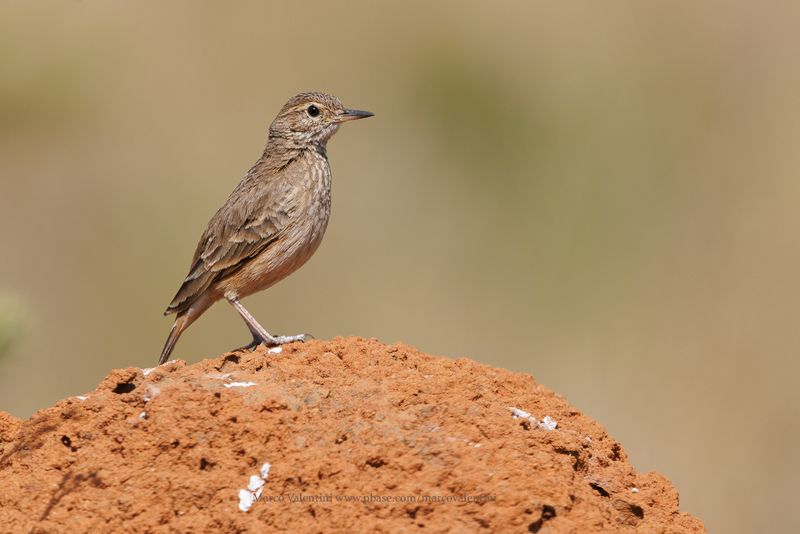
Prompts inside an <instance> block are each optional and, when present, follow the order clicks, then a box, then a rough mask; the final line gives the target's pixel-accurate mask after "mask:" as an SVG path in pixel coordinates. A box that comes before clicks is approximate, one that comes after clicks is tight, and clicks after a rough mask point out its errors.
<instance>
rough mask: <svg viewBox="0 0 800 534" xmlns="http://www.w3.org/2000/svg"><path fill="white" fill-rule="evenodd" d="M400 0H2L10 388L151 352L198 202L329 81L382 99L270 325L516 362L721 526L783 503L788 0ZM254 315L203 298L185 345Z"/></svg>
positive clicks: (234, 336) (0, 230)
mask: <svg viewBox="0 0 800 534" xmlns="http://www.w3.org/2000/svg"><path fill="white" fill-rule="evenodd" d="M395 6H396V7H391V6H390V5H388V4H380V3H376V2H349V3H347V4H344V3H342V4H334V3H331V2H303V3H295V4H293V5H290V4H289V3H282V4H280V5H270V4H268V3H265V2H236V3H232V2H231V3H221V2H213V3H211V2H209V3H203V2H188V1H187V2H169V3H166V2H165V3H157V2H136V3H133V2H99V1H81V2H77V1H70V2H66V1H65V2H59V3H51V2H35V3H28V2H21V1H11V2H3V3H2V4H0V180H1V181H0V245H2V261H0V409H2V410H6V411H9V412H11V413H12V414H15V415H17V416H20V417H27V416H29V415H30V414H31V413H32V412H33V411H35V410H37V409H40V408H43V407H46V406H48V405H50V404H52V403H53V402H55V401H56V400H58V399H60V398H62V397H65V396H68V395H75V394H80V393H83V392H85V391H88V390H91V389H93V388H94V386H95V385H96V384H97V382H98V381H99V380H100V379H101V378H102V377H103V376H104V375H106V374H107V373H108V372H109V370H110V369H112V368H115V367H126V366H144V367H149V366H152V365H153V364H154V363H155V361H156V358H157V356H158V354H159V351H160V350H161V346H162V343H163V341H164V338H165V337H166V335H167V332H168V330H169V327H170V325H171V319H166V318H164V317H162V315H161V312H162V310H163V309H164V308H165V306H166V305H167V303H168V302H169V301H170V299H171V298H172V296H173V294H174V292H175V291H176V289H177V288H178V285H179V283H180V281H181V279H182V277H183V276H184V275H185V274H186V271H187V269H188V266H189V265H188V264H189V260H190V258H191V255H192V252H193V251H194V247H195V244H196V242H197V239H198V238H199V236H200V233H201V232H202V230H203V229H204V227H205V224H206V222H207V220H208V219H209V218H210V217H211V215H212V214H213V213H214V211H215V210H216V209H217V208H218V207H219V205H221V203H222V202H223V201H224V200H225V198H226V197H227V195H228V193H229V192H230V190H231V189H232V188H233V187H234V185H235V184H236V182H237V181H238V180H239V178H240V177H241V176H242V175H243V174H244V172H245V171H246V170H247V169H248V168H249V166H250V165H251V164H252V163H253V162H254V161H255V160H256V158H257V157H258V156H259V155H260V153H261V150H262V148H263V145H264V143H265V141H266V134H267V127H268V124H269V122H270V121H271V120H272V118H273V116H274V115H275V113H276V112H277V111H278V109H280V107H281V105H282V104H283V103H284V101H285V100H286V99H288V98H289V97H290V96H292V95H293V94H294V93H297V92H299V91H303V90H324V91H328V92H331V93H334V94H336V95H338V96H339V97H341V99H342V100H343V101H344V103H345V104H346V105H348V106H351V107H358V108H362V109H368V110H371V111H373V112H375V113H376V117H375V118H374V119H370V120H369V121H364V122H360V123H357V124H353V125H347V126H346V127H345V128H343V129H342V131H341V132H340V133H339V134H338V135H337V136H336V137H335V138H334V139H333V140H332V142H331V144H330V146H329V154H330V159H331V165H332V168H333V174H334V207H333V215H332V219H331V224H330V226H329V229H328V234H327V237H326V239H325V241H324V242H323V244H322V247H321V248H320V250H319V251H318V252H317V254H316V255H315V257H314V258H313V259H312V260H311V261H310V262H309V264H308V265H306V266H305V267H304V268H303V269H302V270H301V271H299V272H298V273H297V274H295V275H294V276H292V277H290V278H289V279H287V280H286V281H284V282H282V283H281V284H279V285H278V286H276V287H274V288H272V289H270V290H269V291H267V292H265V293H261V294H259V295H257V296H254V297H251V298H250V299H249V300H248V301H247V304H248V307H249V308H250V310H251V311H252V312H253V313H254V314H255V315H256V316H257V317H258V318H259V319H260V321H261V322H262V323H263V324H265V325H266V326H267V327H268V328H270V329H272V330H273V331H276V332H279V333H285V334H291V333H296V332H300V331H309V332H312V333H314V334H315V335H316V336H317V337H319V338H329V337H332V336H335V335H349V334H355V335H361V336H366V337H378V338H380V339H382V340H384V341H387V342H394V341H397V340H402V341H405V342H408V343H410V344H413V345H416V346H418V347H419V348H421V349H423V350H425V351H428V352H431V353H434V354H445V355H449V356H468V357H472V358H475V359H477V360H480V361H483V362H486V363H490V364H493V365H497V366H502V367H506V368H509V369H512V370H516V371H523V372H527V373H532V374H533V375H534V376H535V377H536V378H537V380H539V381H541V382H542V383H544V384H546V385H548V386H549V387H551V388H553V389H555V390H557V391H559V392H560V393H563V394H564V395H565V396H566V397H567V398H568V399H569V400H570V401H571V402H572V403H574V404H575V405H576V406H578V407H579V408H580V409H581V410H583V411H585V412H586V413H587V414H589V415H591V416H593V417H595V418H597V419H598V420H599V421H601V422H602V423H603V424H604V425H605V426H606V427H607V428H608V430H609V432H610V433H611V434H612V435H613V436H614V437H616V438H617V439H619V440H621V442H622V443H623V444H624V445H625V448H626V450H627V451H628V453H629V454H630V457H631V459H632V461H633V463H634V465H635V466H636V467H637V468H638V469H640V470H651V469H655V470H658V471H661V472H662V473H664V474H665V475H666V476H667V477H669V478H670V479H671V480H672V481H673V482H674V483H675V485H676V486H677V488H678V489H679V491H680V494H681V500H682V507H683V509H685V510H686V511H689V512H691V513H694V514H697V515H698V516H699V517H700V518H701V519H703V520H704V521H705V522H706V525H707V526H708V527H709V528H710V529H711V530H712V531H714V532H778V531H787V532H788V531H792V530H794V531H798V529H800V519H798V516H797V514H792V513H788V512H790V511H791V509H792V503H794V502H796V492H795V489H796V486H797V485H798V483H800V460H799V459H798V455H797V454H796V452H797V443H798V439H800V416H798V407H800V404H799V402H798V401H800V387H798V379H797V374H798V371H800V361H798V347H800V328H798V326H797V322H798V317H800V282H798V276H797V273H798V272H800V248H799V247H800V240H799V239H798V237H799V234H800V213H799V212H798V207H797V205H798V197H799V196H800V180H798V173H799V172H800V150H798V140H799V139H800V105H798V103H799V102H800V100H799V99H800V97H799V96H798V95H800V62H798V57H800V38H798V34H799V33H800V32H798V27H800V26H799V25H798V22H800V17H798V15H800V9H798V4H796V3H788V2H787V3H785V4H778V3H774V4H770V7H769V8H767V7H766V6H764V5H759V4H757V3H752V4H748V3H746V2H738V3H734V2H717V1H711V2H702V3H695V2H646V3H644V2H615V3H596V2H591V3H583V4H582V5H576V4H571V5H562V4H561V3H554V2H553V3H545V2H530V1H526V2H465V1H459V2H435V3H434V2H404V3H402V4H401V3H396V4H395ZM248 339H249V337H248V332H247V330H246V329H245V327H244V325H243V324H242V322H241V320H240V319H239V318H238V316H237V315H236V314H235V313H234V312H233V311H232V310H231V309H230V308H229V306H227V305H224V304H221V305H217V306H215V307H214V308H212V309H211V310H210V312H208V313H207V314H206V315H205V316H204V317H203V318H202V319H201V320H200V321H198V322H197V323H195V324H194V325H193V326H192V328H190V329H189V330H188V332H187V333H186V334H185V335H184V337H183V338H182V339H181V341H180V343H179V344H178V348H177V351H176V353H175V356H176V357H178V358H185V359H187V360H189V361H197V360H199V359H201V358H205V357H211V356H215V355H217V354H219V353H220V352H222V351H224V350H226V349H230V348H233V347H236V346H239V345H241V344H243V343H244V342H246V341H247V340H248ZM522 408H524V407H522ZM531 476H535V474H534V473H532V474H531Z"/></svg>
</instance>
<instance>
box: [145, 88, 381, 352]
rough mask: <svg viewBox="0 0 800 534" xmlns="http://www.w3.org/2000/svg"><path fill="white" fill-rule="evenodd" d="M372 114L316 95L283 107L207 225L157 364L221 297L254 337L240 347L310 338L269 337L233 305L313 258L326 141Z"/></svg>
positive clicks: (324, 201)
mask: <svg viewBox="0 0 800 534" xmlns="http://www.w3.org/2000/svg"><path fill="white" fill-rule="evenodd" d="M372 115H373V114H372V113H370V112H368V111H359V110H354V109H345V107H344V106H343V105H342V103H341V101H339V99H338V98H336V97H335V96H332V95H328V94H325V93H316V92H311V93H301V94H299V95H297V96H295V97H293V98H291V99H290V100H289V101H288V102H287V103H286V105H285V106H283V109H281V111H280V113H278V116H277V117H275V120H274V121H272V124H271V125H270V127H269V141H268V142H267V146H266V148H265V149H264V153H263V154H262V155H261V158H259V160H258V161H257V162H256V163H255V165H253V167H252V168H251V169H250V170H249V171H248V172H247V174H246V175H245V177H244V178H242V180H241V181H240V182H239V185H237V186H236V188H235V189H234V190H233V193H231V195H230V197H228V200H227V201H226V202H225V204H224V205H223V206H222V207H221V208H220V209H219V211H217V213H216V214H215V215H214V217H212V218H211V220H210V221H209V223H208V227H207V228H206V231H205V232H204V233H203V236H202V237H201V238H200V242H199V243H198V244H197V250H196V251H195V253H194V258H193V259H192V264H191V268H190V269H189V274H188V275H187V276H186V278H185V279H184V281H183V284H182V285H181V288H180V289H179V290H178V293H177V294H176V295H175V298H174V299H172V302H171V303H170V305H169V306H168V307H167V310H166V311H165V312H164V315H169V314H172V313H176V314H177V317H176V319H175V324H174V325H173V326H172V331H170V333H169V336H168V337H167V342H166V343H165V344H164V350H163V351H162V352H161V358H160V359H159V364H162V363H164V362H166V361H167V359H169V355H170V354H171V353H172V349H173V348H175V343H177V342H178V338H179V337H180V336H181V334H182V333H183V331H184V330H186V329H187V328H188V327H189V325H190V324H192V323H193V322H194V321H195V320H196V319H197V318H198V317H200V315H202V314H203V312H205V311H206V310H207V309H208V308H209V307H210V306H211V305H212V304H214V302H216V301H218V300H219V299H221V298H225V299H227V300H228V302H230V303H231V305H232V306H233V307H234V308H235V309H236V311H237V312H239V315H241V316H242V319H244V322H245V323H246V324H247V328H249V329H250V332H251V333H252V334H253V341H252V343H250V344H249V345H247V346H246V347H243V348H252V347H255V346H257V345H259V344H261V343H264V344H266V345H268V346H275V345H281V344H283V343H291V342H293V341H305V340H306V339H308V338H310V337H311V336H309V335H308V334H299V335H294V336H273V335H271V334H269V333H268V332H267V331H266V330H265V329H264V327H263V326H261V325H260V324H258V322H257V321H256V320H255V318H254V317H253V316H252V315H250V312H248V311H247V310H246V309H245V307H244V306H242V303H241V302H239V300H240V299H243V298H244V297H246V296H248V295H251V294H253V293H255V292H256V291H260V290H262V289H266V288H268V287H270V286H272V285H274V284H275V283H277V282H279V281H280V280H282V279H283V278H286V277H287V276H289V275H290V274H292V273H293V272H294V271H296V270H297V269H299V268H300V267H301V266H302V265H303V264H304V263H305V262H306V261H307V260H308V259H309V258H310V257H311V255H312V254H314V251H315V250H316V249H317V247H318V246H319V244H320V242H321V241H322V235H323V234H324V233H325V228H326V227H327V225H328V217H329V215H330V211H331V170H330V166H329V165H328V155H327V152H326V145H327V142H328V140H329V139H330V138H331V136H332V135H333V134H335V133H336V131H337V130H338V129H339V125H340V124H341V123H343V122H346V121H350V120H354V119H363V118H365V117H371V116H372Z"/></svg>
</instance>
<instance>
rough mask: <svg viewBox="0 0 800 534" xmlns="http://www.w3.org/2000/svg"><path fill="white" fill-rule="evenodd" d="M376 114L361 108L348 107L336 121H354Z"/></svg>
mask: <svg viewBox="0 0 800 534" xmlns="http://www.w3.org/2000/svg"><path fill="white" fill-rule="evenodd" d="M373 115H375V114H374V113H370V112H369V111H361V110H359V109H346V110H344V111H343V112H342V114H341V115H339V117H338V120H337V121H336V122H347V121H354V120H356V119H366V118H367V117H372V116H373Z"/></svg>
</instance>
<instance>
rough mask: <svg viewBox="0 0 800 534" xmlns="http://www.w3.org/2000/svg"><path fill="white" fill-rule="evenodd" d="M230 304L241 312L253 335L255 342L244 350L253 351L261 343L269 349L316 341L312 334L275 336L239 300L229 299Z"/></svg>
mask: <svg viewBox="0 0 800 534" xmlns="http://www.w3.org/2000/svg"><path fill="white" fill-rule="evenodd" d="M228 302H230V303H231V306H233V307H234V309H235V310H236V311H237V312H239V315H241V316H242V319H244V322H245V324H246V325H247V328H248V329H249V330H250V333H251V334H253V341H252V342H251V343H250V344H249V345H245V346H244V347H242V349H252V348H255V347H257V346H258V345H260V344H261V343H263V344H264V345H267V346H268V347H275V346H278V345H283V344H285V343H293V342H295V341H307V340H309V339H314V336H312V335H310V334H298V335H296V336H273V335H272V334H270V333H269V332H267V331H266V330H265V329H264V327H263V326H261V325H260V324H258V321H256V318H255V317H253V316H252V315H251V314H250V312H249V311H247V309H246V308H245V307H244V306H242V303H241V302H239V299H237V298H229V299H228Z"/></svg>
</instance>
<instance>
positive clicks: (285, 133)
mask: <svg viewBox="0 0 800 534" xmlns="http://www.w3.org/2000/svg"><path fill="white" fill-rule="evenodd" d="M372 115H373V114H372V113H370V112H369V111H359V110H357V109H347V108H345V107H344V106H343V105H342V102H341V101H340V100H339V99H338V98H336V97H335V96H333V95H329V94H326V93H317V92H312V93H300V94H299V95H296V96H293V97H292V98H290V99H289V101H288V102H286V104H285V105H284V106H283V109H281V111H280V113H278V116H277V117H275V120H274V121H272V125H270V127H269V136H270V138H282V139H287V140H290V141H292V142H294V143H296V144H321V145H323V146H324V145H325V143H326V142H327V141H328V139H330V138H331V136H332V135H333V134H335V133H336V130H338V129H339V125H340V124H341V123H343V122H346V121H351V120H355V119H363V118H366V117H372Z"/></svg>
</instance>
